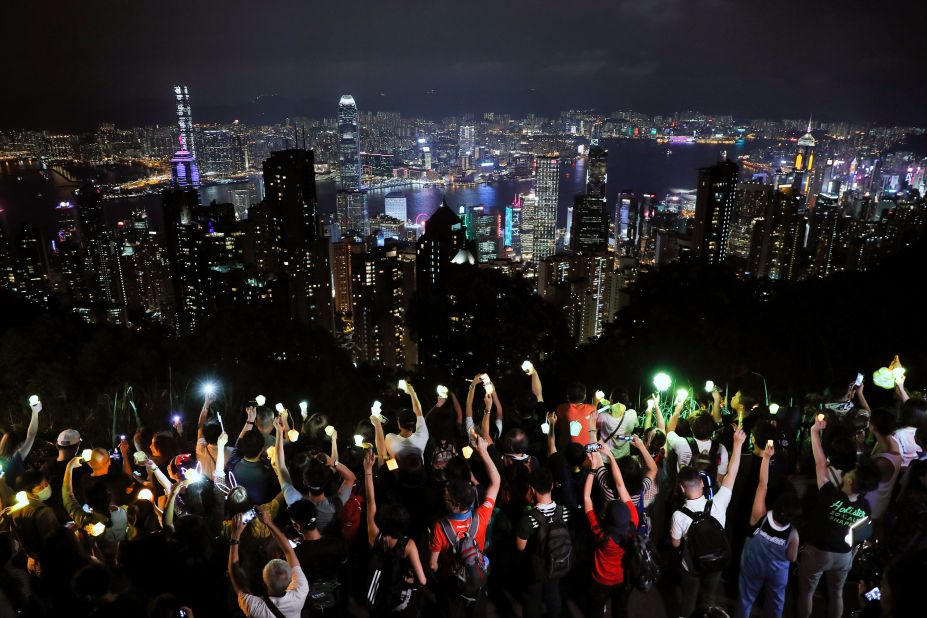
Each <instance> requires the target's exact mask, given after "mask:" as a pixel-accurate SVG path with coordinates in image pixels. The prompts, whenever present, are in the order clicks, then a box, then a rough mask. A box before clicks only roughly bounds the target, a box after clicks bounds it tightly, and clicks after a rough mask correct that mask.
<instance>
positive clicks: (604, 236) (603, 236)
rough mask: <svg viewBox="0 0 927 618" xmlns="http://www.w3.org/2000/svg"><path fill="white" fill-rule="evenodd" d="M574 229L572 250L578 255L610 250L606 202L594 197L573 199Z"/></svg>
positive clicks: (584, 196)
mask: <svg viewBox="0 0 927 618" xmlns="http://www.w3.org/2000/svg"><path fill="white" fill-rule="evenodd" d="M572 225H573V229H572V230H571V231H570V250H571V251H574V252H576V253H600V252H604V251H605V250H607V249H608V214H607V213H606V212H605V200H603V199H602V198H600V197H597V196H592V195H577V196H576V197H575V198H574V199H573V221H572Z"/></svg>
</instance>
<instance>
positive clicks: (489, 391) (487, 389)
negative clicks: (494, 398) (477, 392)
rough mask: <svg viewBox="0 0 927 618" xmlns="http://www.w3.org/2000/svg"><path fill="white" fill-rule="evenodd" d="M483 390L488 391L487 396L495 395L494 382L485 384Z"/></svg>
mask: <svg viewBox="0 0 927 618" xmlns="http://www.w3.org/2000/svg"><path fill="white" fill-rule="evenodd" d="M483 390H484V391H486V394H487V395H492V393H493V386H492V382H488V383H486V384H484V385H483Z"/></svg>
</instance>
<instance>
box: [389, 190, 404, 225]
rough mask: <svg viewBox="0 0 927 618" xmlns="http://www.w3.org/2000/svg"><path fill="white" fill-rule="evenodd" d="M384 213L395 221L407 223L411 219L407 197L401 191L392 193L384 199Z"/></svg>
mask: <svg viewBox="0 0 927 618" xmlns="http://www.w3.org/2000/svg"><path fill="white" fill-rule="evenodd" d="M383 211H384V212H385V213H386V214H387V215H389V216H390V217H392V218H393V219H399V220H400V221H402V222H403V223H405V222H406V221H407V220H408V219H409V212H408V206H407V202H406V196H405V194H404V193H402V192H400V191H390V192H389V193H387V194H386V198H385V199H384V209H383Z"/></svg>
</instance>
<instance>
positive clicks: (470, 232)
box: [457, 206, 476, 240]
mask: <svg viewBox="0 0 927 618" xmlns="http://www.w3.org/2000/svg"><path fill="white" fill-rule="evenodd" d="M474 208H476V207H475V206H459V207H458V209H457V210H458V212H459V213H460V221H461V224H462V225H463V229H464V234H465V235H466V238H467V240H476V221H475V220H474V217H475V216H476V214H475V213H474V212H473V209H474Z"/></svg>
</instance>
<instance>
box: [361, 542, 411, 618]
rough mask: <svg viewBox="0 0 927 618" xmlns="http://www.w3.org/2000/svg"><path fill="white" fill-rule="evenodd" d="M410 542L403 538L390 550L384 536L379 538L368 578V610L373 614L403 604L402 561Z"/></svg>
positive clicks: (387, 610) (384, 611)
mask: <svg viewBox="0 0 927 618" xmlns="http://www.w3.org/2000/svg"><path fill="white" fill-rule="evenodd" d="M408 542H409V539H408V538H407V537H403V538H401V539H399V540H398V541H396V545H394V546H393V547H392V549H390V548H389V547H387V545H386V539H384V538H383V535H382V534H381V535H380V536H378V537H377V542H376V543H375V544H374V550H373V552H372V554H371V556H370V567H369V569H368V570H369V573H370V574H369V576H368V577H367V582H368V583H367V610H368V611H369V612H370V613H371V614H374V613H377V614H381V613H386V612H390V611H392V610H393V609H394V608H395V607H397V606H398V605H399V604H400V603H401V602H402V591H403V588H404V587H405V580H404V579H403V569H402V559H403V557H404V556H405V553H406V544H407V543H408Z"/></svg>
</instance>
